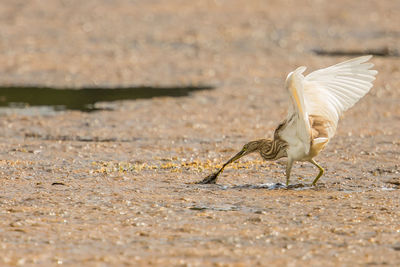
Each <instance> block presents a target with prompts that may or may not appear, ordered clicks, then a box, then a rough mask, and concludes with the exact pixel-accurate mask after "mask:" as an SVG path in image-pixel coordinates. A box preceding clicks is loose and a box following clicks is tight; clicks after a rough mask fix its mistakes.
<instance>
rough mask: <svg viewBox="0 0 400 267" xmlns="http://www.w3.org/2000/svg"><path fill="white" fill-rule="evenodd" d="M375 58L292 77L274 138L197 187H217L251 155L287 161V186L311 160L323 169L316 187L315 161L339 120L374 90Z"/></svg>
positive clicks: (249, 149) (295, 73) (297, 72)
mask: <svg viewBox="0 0 400 267" xmlns="http://www.w3.org/2000/svg"><path fill="white" fill-rule="evenodd" d="M370 58H371V56H363V57H358V58H355V59H352V60H348V61H345V62H342V63H339V64H336V65H333V66H331V67H328V68H325V69H320V70H317V71H314V72H312V73H310V74H308V75H307V76H303V74H302V73H303V72H304V71H305V70H306V67H299V68H297V69H296V70H295V71H293V72H291V73H289V75H288V77H287V78H286V84H285V87H286V89H287V90H288V92H289V95H290V99H291V101H290V102H291V105H290V106H289V112H288V115H287V117H286V119H285V120H284V121H283V122H282V123H281V124H280V125H279V126H278V127H277V128H276V130H275V133H274V139H260V140H256V141H252V142H249V143H247V144H246V145H244V147H243V148H242V150H241V151H240V152H239V153H237V154H236V155H235V156H234V157H232V158H231V159H230V160H229V161H228V162H226V163H225V164H224V165H223V167H222V168H221V169H220V170H219V171H218V172H216V173H214V174H212V175H210V176H208V177H206V178H205V179H203V180H202V181H200V182H199V183H215V182H216V180H217V177H218V175H219V174H220V173H221V172H222V171H223V169H224V168H225V167H226V166H227V165H228V164H230V163H231V162H233V161H235V160H237V159H239V158H241V157H243V156H245V155H247V154H249V153H252V152H257V151H258V152H259V153H260V155H261V157H262V158H264V159H265V160H276V159H279V158H282V157H287V167H286V185H288V184H289V178H290V171H291V169H292V165H293V163H294V162H296V161H308V162H310V163H312V164H314V165H315V166H316V167H318V169H319V171H320V172H319V174H318V175H317V177H316V178H315V179H314V181H313V183H312V184H313V185H315V183H316V182H317V181H318V179H319V178H320V177H321V175H322V174H323V172H324V170H323V169H322V167H321V166H319V165H318V164H317V163H316V162H315V160H314V157H315V156H317V155H318V154H319V153H320V152H321V151H322V150H323V149H324V148H325V146H326V145H327V144H328V142H329V140H330V139H331V138H332V137H333V136H334V134H335V132H336V128H337V124H338V121H339V118H340V115H341V114H342V113H343V112H344V111H346V110H347V109H349V108H350V107H352V106H353V105H354V104H355V103H356V102H357V101H358V100H359V99H360V98H361V97H363V96H364V95H365V94H366V93H367V92H368V91H369V90H370V89H371V87H372V81H373V80H375V75H376V74H377V71H375V70H371V69H370V68H372V67H373V64H372V63H366V62H367V61H368V60H369V59H370Z"/></svg>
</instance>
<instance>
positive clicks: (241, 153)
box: [224, 149, 246, 166]
mask: <svg viewBox="0 0 400 267" xmlns="http://www.w3.org/2000/svg"><path fill="white" fill-rule="evenodd" d="M245 152H246V150H244V149H242V150H241V151H240V152H239V153H237V154H236V155H235V156H233V157H232V158H231V159H230V160H228V161H227V162H226V163H225V164H224V166H226V165H228V164H230V163H232V162H234V161H236V160H238V159H240V158H241V157H243V156H244V155H245V154H246V153H245Z"/></svg>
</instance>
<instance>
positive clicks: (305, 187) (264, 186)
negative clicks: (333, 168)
mask: <svg viewBox="0 0 400 267" xmlns="http://www.w3.org/2000/svg"><path fill="white" fill-rule="evenodd" d="M206 186H211V187H216V186H217V187H218V188H219V189H222V190H229V189H265V190H280V189H287V190H296V191H297V190H309V189H315V188H320V187H321V186H318V185H317V186H311V185H308V184H291V185H289V186H286V185H284V184H282V183H266V184H244V185H234V186H227V185H219V184H212V185H206Z"/></svg>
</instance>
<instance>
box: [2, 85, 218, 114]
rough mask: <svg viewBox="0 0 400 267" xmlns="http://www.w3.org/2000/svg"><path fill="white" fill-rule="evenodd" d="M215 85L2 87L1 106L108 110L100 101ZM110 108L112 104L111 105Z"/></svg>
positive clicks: (186, 92)
mask: <svg viewBox="0 0 400 267" xmlns="http://www.w3.org/2000/svg"><path fill="white" fill-rule="evenodd" d="M213 88H214V87H212V86H177V87H126V88H112V87H109V88H106V87H102V88H100V87H85V88H78V89H76V88H51V87H38V86H24V87H17V86H15V87H0V107H14V108H15V107H16V108H24V107H27V106H50V107H52V108H53V109H55V110H66V109H70V110H80V111H85V112H90V111H96V110H105V108H97V107H96V106H95V104H96V103H98V102H112V101H118V100H135V99H146V98H153V97H161V96H170V97H182V96H188V95H190V93H192V92H195V91H201V90H210V89H213ZM108 109H109V108H108Z"/></svg>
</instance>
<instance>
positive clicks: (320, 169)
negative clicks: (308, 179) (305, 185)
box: [310, 159, 324, 185]
mask: <svg viewBox="0 0 400 267" xmlns="http://www.w3.org/2000/svg"><path fill="white" fill-rule="evenodd" d="M310 162H311V163H312V164H313V165H314V166H316V167H317V168H318V169H319V173H318V175H317V177H315V179H314V181H313V182H312V185H315V184H316V183H317V181H318V179H319V178H320V177H321V176H322V174H324V169H323V168H322V167H321V166H319V164H318V163H317V162H316V161H315V160H313V159H311V160H310Z"/></svg>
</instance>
